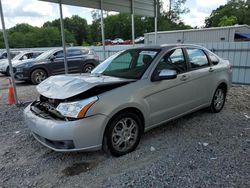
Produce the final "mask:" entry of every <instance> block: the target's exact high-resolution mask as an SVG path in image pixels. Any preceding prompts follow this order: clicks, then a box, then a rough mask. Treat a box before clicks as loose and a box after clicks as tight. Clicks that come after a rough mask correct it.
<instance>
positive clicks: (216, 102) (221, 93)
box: [210, 87, 226, 113]
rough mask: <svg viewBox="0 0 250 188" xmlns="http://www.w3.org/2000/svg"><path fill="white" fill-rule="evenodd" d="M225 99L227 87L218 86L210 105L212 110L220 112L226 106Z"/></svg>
mask: <svg viewBox="0 0 250 188" xmlns="http://www.w3.org/2000/svg"><path fill="white" fill-rule="evenodd" d="M225 100H226V91H225V89H223V88H221V87H219V88H217V89H216V91H215V93H214V97H213V100H212V102H211V105H210V110H211V112H213V113H218V112H220V111H221V110H222V109H223V107H224V104H225Z"/></svg>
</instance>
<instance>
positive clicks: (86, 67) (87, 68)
mask: <svg viewBox="0 0 250 188" xmlns="http://www.w3.org/2000/svg"><path fill="white" fill-rule="evenodd" d="M94 68H95V66H94V65H92V64H89V63H88V64H86V65H84V67H83V73H91V71H92V70H93V69H94Z"/></svg>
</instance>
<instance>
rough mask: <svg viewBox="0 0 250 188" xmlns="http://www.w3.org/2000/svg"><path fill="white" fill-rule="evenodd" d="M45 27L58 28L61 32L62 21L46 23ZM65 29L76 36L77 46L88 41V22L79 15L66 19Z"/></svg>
mask: <svg viewBox="0 0 250 188" xmlns="http://www.w3.org/2000/svg"><path fill="white" fill-rule="evenodd" d="M43 27H44V28H45V27H56V28H58V29H59V30H60V19H56V20H54V21H52V22H46V23H44V25H43ZM64 28H65V29H66V30H68V31H69V32H71V33H72V34H73V35H74V38H75V41H76V44H77V45H79V46H80V45H82V43H83V41H87V40H88V34H89V32H88V30H89V28H88V24H87V21H86V20H85V19H83V18H81V17H79V16H77V15H74V16H72V17H71V18H64Z"/></svg>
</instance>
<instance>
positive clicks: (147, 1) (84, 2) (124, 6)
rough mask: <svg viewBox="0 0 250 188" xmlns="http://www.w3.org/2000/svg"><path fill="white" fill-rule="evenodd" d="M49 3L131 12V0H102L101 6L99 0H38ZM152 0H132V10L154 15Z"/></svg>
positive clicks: (138, 13)
mask: <svg viewBox="0 0 250 188" xmlns="http://www.w3.org/2000/svg"><path fill="white" fill-rule="evenodd" d="M40 1H46V2H51V3H62V4H65V5H73V6H80V7H86V8H94V9H100V10H101V8H103V10H105V11H116V12H124V13H130V14H131V13H132V12H131V0H104V1H103V7H101V4H100V0H61V1H60V0H40ZM154 6H155V1H154V0H134V12H135V14H136V15H140V16H149V17H154V16H155V7H154Z"/></svg>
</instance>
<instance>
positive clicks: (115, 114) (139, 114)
mask: <svg viewBox="0 0 250 188" xmlns="http://www.w3.org/2000/svg"><path fill="white" fill-rule="evenodd" d="M124 112H133V113H134V114H136V115H137V116H138V117H139V118H140V119H141V121H142V132H143V133H144V131H145V117H144V115H143V113H142V111H141V110H140V109H138V108H136V107H126V108H123V109H121V110H119V111H117V112H116V113H114V114H113V115H112V117H111V118H110V119H109V120H108V121H107V123H106V125H105V128H104V131H103V136H102V144H104V141H105V140H104V139H105V135H106V133H107V130H108V126H109V124H110V122H111V121H113V120H114V118H115V117H116V116H117V115H118V114H122V113H124Z"/></svg>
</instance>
